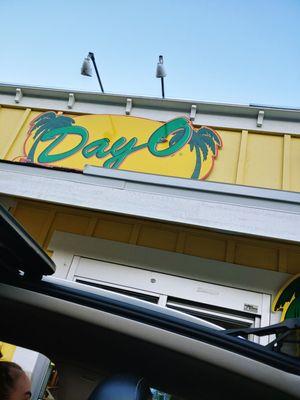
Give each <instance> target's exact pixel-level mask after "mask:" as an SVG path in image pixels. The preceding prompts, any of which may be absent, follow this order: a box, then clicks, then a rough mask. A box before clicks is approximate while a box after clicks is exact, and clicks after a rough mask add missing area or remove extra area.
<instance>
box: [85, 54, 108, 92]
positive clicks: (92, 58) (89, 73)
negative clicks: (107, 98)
mask: <svg viewBox="0 0 300 400" xmlns="http://www.w3.org/2000/svg"><path fill="white" fill-rule="evenodd" d="M91 61H92V63H93V65H94V68H95V71H96V75H97V78H98V82H99V86H100V89H101V92H102V93H104V88H103V85H102V82H101V78H100V75H99V72H98V68H97V64H96V60H95V55H94V53H92V52H89V54H88V56H87V57H86V58H85V59H84V60H83V63H82V67H81V75H84V76H92V75H93V73H92V68H91Z"/></svg>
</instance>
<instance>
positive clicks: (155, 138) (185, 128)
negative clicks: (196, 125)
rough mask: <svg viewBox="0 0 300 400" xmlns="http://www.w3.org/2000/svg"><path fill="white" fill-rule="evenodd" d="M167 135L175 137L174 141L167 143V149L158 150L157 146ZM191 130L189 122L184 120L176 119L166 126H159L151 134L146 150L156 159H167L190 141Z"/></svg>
mask: <svg viewBox="0 0 300 400" xmlns="http://www.w3.org/2000/svg"><path fill="white" fill-rule="evenodd" d="M169 135H176V140H174V138H175V136H174V138H172V139H173V140H172V139H171V140H170V142H169V147H168V148H166V149H162V150H158V149H157V146H158V145H159V144H160V143H161V142H162V139H166V138H167V137H168V136H169ZM191 135H192V129H191V127H190V124H189V121H188V120H187V119H186V118H182V117H181V118H176V119H173V120H172V121H169V122H167V123H166V124H164V125H162V126H160V127H159V128H158V129H156V131H154V132H153V133H152V135H151V136H150V138H149V141H148V149H149V151H150V153H151V154H153V155H154V156H156V157H167V156H170V155H172V154H174V153H176V152H177V151H179V150H180V149H181V148H182V147H183V146H185V145H186V144H187V143H188V141H189V140H190V138H191Z"/></svg>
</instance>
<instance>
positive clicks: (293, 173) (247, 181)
mask: <svg viewBox="0 0 300 400" xmlns="http://www.w3.org/2000/svg"><path fill="white" fill-rule="evenodd" d="M39 113H40V111H38V110H32V109H29V108H27V109H22V108H12V107H11V108H8V107H1V106H0V143H1V146H0V159H5V160H12V159H14V158H15V157H18V156H20V155H21V154H22V153H23V149H22V147H23V143H24V140H25V138H26V135H27V131H28V127H29V122H30V121H32V119H33V118H34V117H36V116H37V115H38V114H39ZM65 115H70V114H65ZM74 115H75V114H74ZM77 115H79V114H77ZM215 129H217V131H218V132H219V133H220V134H221V137H222V140H223V143H224V146H223V149H222V150H221V151H219V155H218V158H217V160H216V162H215V167H214V169H213V170H212V172H211V174H210V175H209V178H208V180H211V181H216V182H226V183H233V184H235V183H236V184H241V185H250V186H258V187H265V188H273V189H284V190H291V191H298V192H299V191H300V174H299V171H300V157H299V154H300V137H296V136H295V137H293V136H291V135H282V134H278V135H275V134H266V133H263V132H259V133H257V132H250V131H249V132H248V131H239V130H225V129H219V128H218V127H216V128H215Z"/></svg>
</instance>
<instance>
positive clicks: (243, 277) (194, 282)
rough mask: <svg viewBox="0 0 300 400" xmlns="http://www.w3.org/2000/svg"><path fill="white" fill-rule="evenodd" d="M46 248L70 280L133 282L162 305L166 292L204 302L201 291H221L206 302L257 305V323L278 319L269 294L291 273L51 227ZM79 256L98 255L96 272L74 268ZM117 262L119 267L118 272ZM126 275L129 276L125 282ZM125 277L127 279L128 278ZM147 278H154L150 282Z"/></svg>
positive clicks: (92, 257)
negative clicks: (220, 299) (54, 229)
mask: <svg viewBox="0 0 300 400" xmlns="http://www.w3.org/2000/svg"><path fill="white" fill-rule="evenodd" d="M49 249H50V250H52V251H53V259H54V261H55V263H56V265H57V271H56V273H55V276H57V277H60V278H65V279H71V280H73V279H74V277H75V278H76V277H81V278H84V279H90V280H92V281H101V282H107V283H110V284H113V285H117V286H123V287H132V288H133V287H134V289H135V290H136V289H137V290H140V291H141V292H144V293H149V294H153V293H157V294H158V296H159V304H160V305H165V304H166V301H167V296H173V297H181V298H184V299H190V300H192V301H196V302H201V301H202V302H205V296H204V297H203V296H201V292H202V294H205V295H206V296H208V295H209V296H211V298H213V297H214V296H215V297H218V296H221V297H222V295H223V299H226V300H225V302H224V301H223V303H221V301H220V302H219V303H218V301H217V300H216V301H213V300H212V301H210V302H209V303H208V304H214V305H216V306H218V305H219V306H223V307H228V308H231V309H232V310H238V311H245V310H244V306H245V304H249V305H253V306H257V307H258V308H257V313H256V314H257V316H259V318H256V319H255V326H259V325H260V326H266V325H269V324H270V323H277V322H279V320H280V313H272V312H271V300H272V298H274V296H275V295H276V293H277V291H278V289H279V288H280V287H281V286H282V284H283V283H284V282H286V281H287V279H288V278H289V277H290V275H289V274H286V273H282V272H275V271H268V270H261V269H258V268H249V267H245V266H241V265H235V264H231V263H227V262H220V261H214V260H208V259H203V258H200V257H194V256H189V255H183V254H180V253H173V252H168V251H162V250H158V249H152V248H146V247H142V246H135V245H131V244H125V243H119V242H114V241H110V240H104V239H99V238H92V237H88V236H83V235H76V234H70V233H65V232H54V235H53V237H52V240H51V242H50V245H49ZM82 260H85V262H86V263H90V264H94V263H95V260H96V263H97V265H98V274H97V273H95V268H94V267H91V265H90V267H91V268H90V269H92V270H93V269H94V272H91V271H90V272H89V271H88V265H86V266H85V267H84V269H85V272H84V273H83V272H82V270H80V268H79V269H78V265H79V264H80V261H82ZM87 260H90V261H87ZM100 266H102V267H101V268H102V269H101V268H100ZM120 268H122V270H123V273H122V274H120ZM128 268H129V269H128ZM100 269H101V276H100V275H99V271H100ZM103 271H105V274H106V275H105V276H104V274H103ZM120 276H122V278H121V279H120ZM124 277H125V278H126V279H127V282H124V279H125V278H124ZM129 277H131V278H130V279H131V281H130V280H129V281H128V279H129ZM151 279H152V280H153V279H154V280H155V282H156V283H155V284H153V281H152V282H151ZM133 282H135V283H133ZM136 283H138V285H137V284H136ZM191 288H194V289H195V288H196V291H197V294H198V295H197V296H195V291H194V292H193V295H191V294H190V291H191ZM209 293H210V294H209ZM217 293H219V294H217ZM257 296H260V301H257V299H258V297H257ZM221 297H219V298H221ZM250 314H251V312H250ZM253 314H255V312H254V313H253Z"/></svg>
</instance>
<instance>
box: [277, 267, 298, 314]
mask: <svg viewBox="0 0 300 400" xmlns="http://www.w3.org/2000/svg"><path fill="white" fill-rule="evenodd" d="M272 310H273V311H282V315H281V320H282V321H283V320H285V319H288V318H298V317H300V274H298V275H295V276H293V277H292V278H291V279H290V280H289V281H288V282H287V283H286V284H284V285H283V286H282V288H281V289H280V290H279V292H278V294H277V296H276V297H275V299H274V302H273V305H272Z"/></svg>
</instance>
